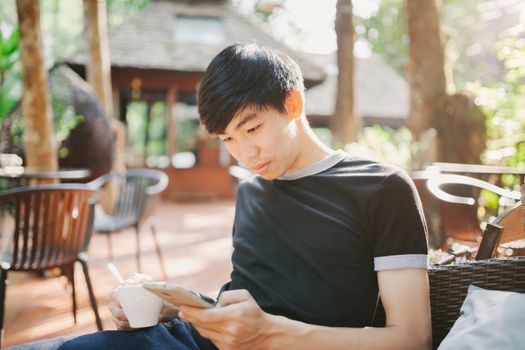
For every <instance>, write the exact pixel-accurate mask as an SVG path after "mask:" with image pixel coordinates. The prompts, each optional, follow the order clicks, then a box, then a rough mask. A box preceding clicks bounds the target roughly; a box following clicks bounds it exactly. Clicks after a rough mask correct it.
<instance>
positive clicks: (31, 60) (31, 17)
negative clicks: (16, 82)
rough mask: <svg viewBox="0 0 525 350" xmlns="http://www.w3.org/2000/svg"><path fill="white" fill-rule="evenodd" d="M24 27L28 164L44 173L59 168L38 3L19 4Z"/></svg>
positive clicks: (25, 0)
mask: <svg viewBox="0 0 525 350" xmlns="http://www.w3.org/2000/svg"><path fill="white" fill-rule="evenodd" d="M16 9H17V14H18V23H19V26H20V60H21V66H22V81H23V87H24V93H23V96H22V112H23V116H24V123H25V127H24V146H25V151H26V164H27V165H28V166H30V167H34V168H37V169H40V170H56V169H57V167H58V159H57V149H56V140H55V136H54V130H53V114H52V111H51V104H50V97H49V92H48V85H47V71H46V68H45V66H44V57H43V55H42V33H41V30H40V6H39V2H38V1H34V0H17V1H16Z"/></svg>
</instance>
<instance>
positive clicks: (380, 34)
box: [355, 0, 408, 76]
mask: <svg viewBox="0 0 525 350" xmlns="http://www.w3.org/2000/svg"><path fill="white" fill-rule="evenodd" d="M403 3H404V0H382V1H380V2H379V4H378V7H377V11H376V12H375V13H373V14H372V15H371V16H370V17H369V18H362V17H356V18H355V22H356V27H355V32H356V39H364V40H365V41H366V42H368V43H369V44H370V48H371V50H372V52H374V53H376V54H379V55H381V56H383V57H384V58H385V60H386V62H388V63H389V64H390V65H391V66H392V67H393V68H394V69H395V70H396V71H397V72H398V73H399V74H401V75H402V76H405V75H406V72H405V66H406V63H407V57H408V33H407V19H406V13H405V10H404V7H403Z"/></svg>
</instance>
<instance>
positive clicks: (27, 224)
mask: <svg viewBox="0 0 525 350" xmlns="http://www.w3.org/2000/svg"><path fill="white" fill-rule="evenodd" d="M92 198H93V190H92V189H91V188H90V187H88V186H86V185H81V184H59V185H40V186H28V187H20V188H16V189H12V190H8V191H5V192H3V193H2V194H0V233H1V235H2V236H1V237H2V251H1V253H0V336H1V335H2V334H3V316H4V309H5V305H4V304H5V296H6V288H7V282H8V278H7V277H8V272H10V271H25V272H31V271H32V272H41V271H44V270H48V269H54V268H57V267H58V268H61V269H62V271H64V272H65V273H66V275H67V277H68V280H69V282H70V283H71V286H72V299H73V317H74V320H75V322H76V311H77V303H76V298H75V278H74V271H75V270H74V264H75V263H76V262H77V261H78V262H80V264H81V266H82V270H83V272H84V277H85V279H86V284H87V288H88V292H89V299H90V302H91V307H92V308H93V312H94V314H95V321H96V324H97V328H98V329H99V330H102V322H101V320H100V316H99V314H98V309H97V303H96V299H95V295H94V293H93V287H92V285H91V280H90V278H89V273H88V264H87V255H86V254H85V252H83V248H84V247H85V246H86V243H87V240H88V239H89V236H90V232H89V231H90V229H91V222H90V221H91V220H92V218H93V217H92V215H91V214H92V212H91V209H92V206H91V202H90V200H91V199H92ZM1 341H2V340H1V338H0V344H1Z"/></svg>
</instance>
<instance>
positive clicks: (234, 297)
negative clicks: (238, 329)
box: [218, 289, 252, 306]
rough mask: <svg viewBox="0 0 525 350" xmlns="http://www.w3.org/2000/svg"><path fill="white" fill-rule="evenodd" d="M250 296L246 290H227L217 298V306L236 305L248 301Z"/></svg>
mask: <svg viewBox="0 0 525 350" xmlns="http://www.w3.org/2000/svg"><path fill="white" fill-rule="evenodd" d="M251 297H252V296H251V295H250V292H248V291H247V290H246V289H237V290H229V291H226V292H223V293H222V294H221V296H220V297H219V302H218V305H219V306H227V305H230V304H236V303H240V302H243V301H246V300H248V299H250V298H251Z"/></svg>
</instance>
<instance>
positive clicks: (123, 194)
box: [89, 169, 168, 278]
mask: <svg viewBox="0 0 525 350" xmlns="http://www.w3.org/2000/svg"><path fill="white" fill-rule="evenodd" d="M113 179H116V180H118V181H117V182H118V183H119V184H120V189H119V195H118V199H117V202H116V206H115V208H114V210H113V212H112V213H105V212H104V211H103V210H102V208H101V207H98V208H97V209H98V210H97V211H96V214H95V231H96V232H98V233H103V234H106V235H107V238H108V251H109V258H110V260H112V259H113V253H112V244H111V234H112V233H113V232H119V231H122V230H125V229H127V228H134V229H135V235H136V259H137V269H138V271H141V263H140V240H139V233H140V228H141V225H142V224H144V223H145V222H146V221H149V225H150V228H151V233H152V235H153V240H154V243H155V248H156V251H157V255H158V257H159V260H160V267H161V270H162V274H163V275H164V278H166V277H167V276H166V271H165V267H164V261H163V259H162V253H161V250H160V246H159V243H158V240H157V232H156V230H155V225H154V222H153V220H152V219H153V218H152V212H153V208H152V207H151V206H152V205H153V204H154V201H153V199H154V197H155V196H156V195H158V194H160V193H161V192H163V191H164V190H165V189H166V187H167V186H168V177H167V175H166V174H164V173H163V172H162V171H159V170H153V169H130V170H127V171H126V172H125V173H109V174H106V175H103V176H101V177H99V178H98V179H95V180H93V181H92V182H90V183H89V185H90V186H91V187H93V188H96V189H100V188H101V187H103V186H104V185H105V184H107V183H108V182H109V181H111V180H113Z"/></svg>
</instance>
